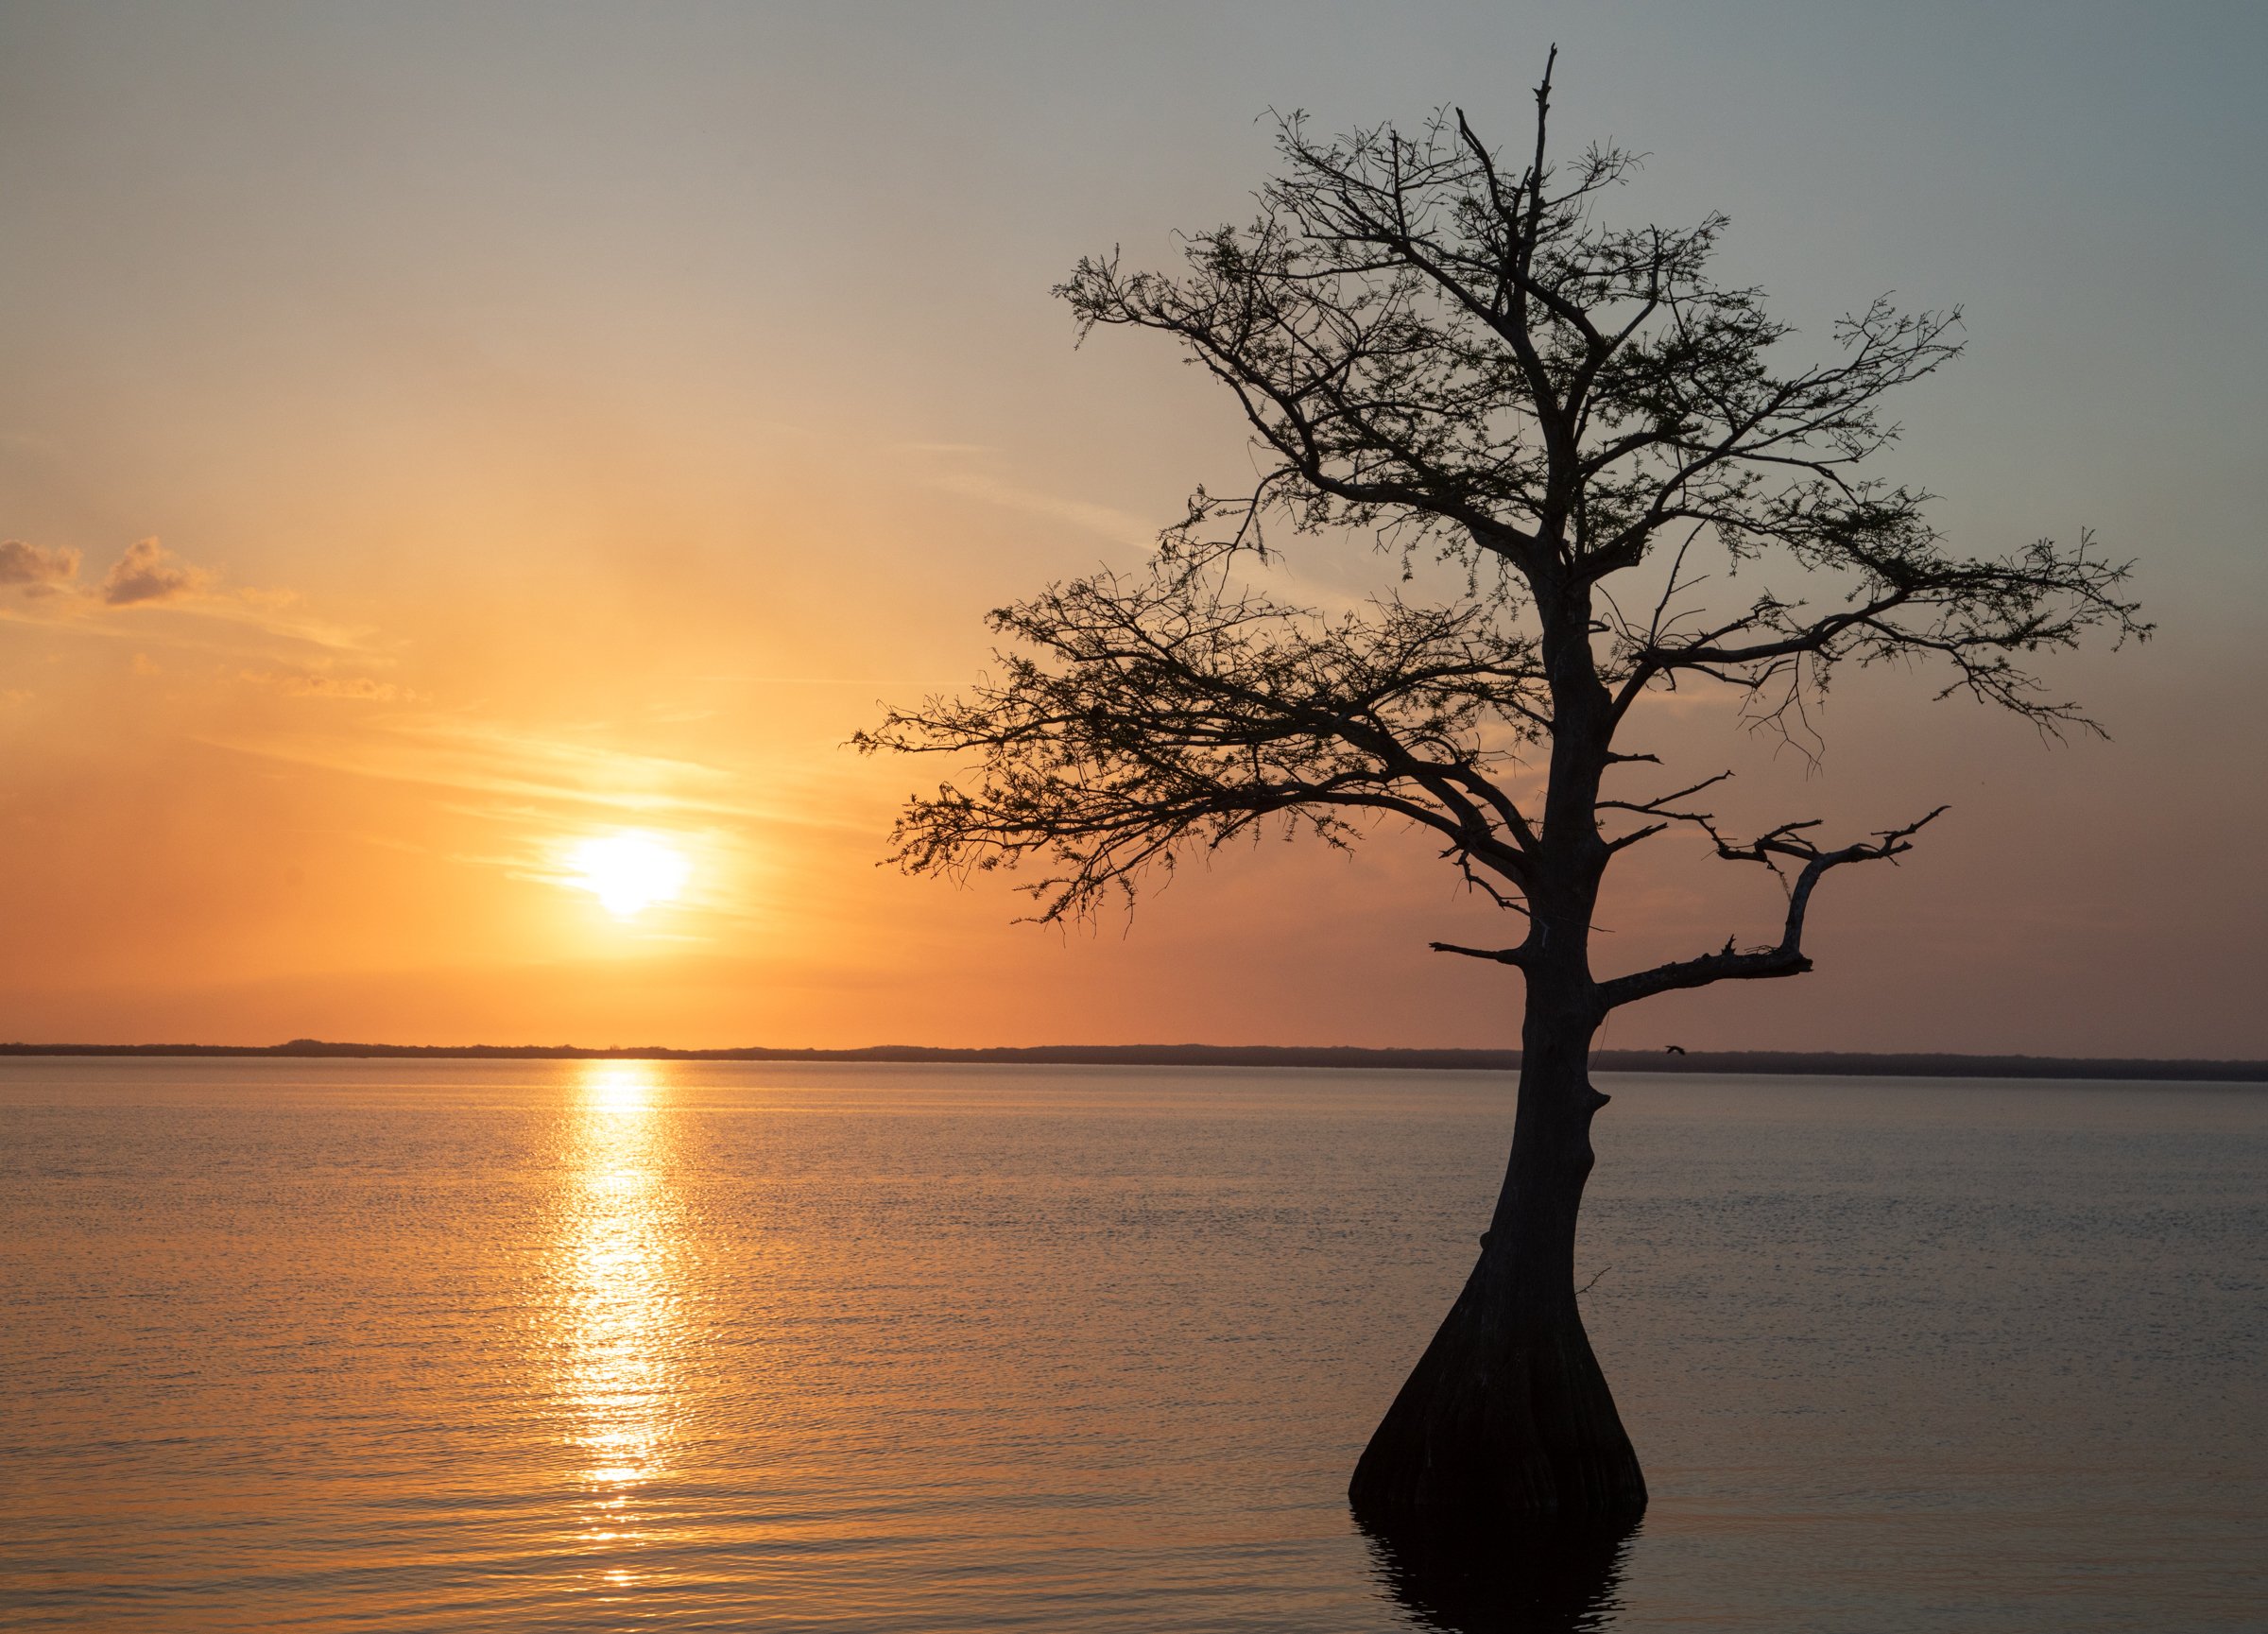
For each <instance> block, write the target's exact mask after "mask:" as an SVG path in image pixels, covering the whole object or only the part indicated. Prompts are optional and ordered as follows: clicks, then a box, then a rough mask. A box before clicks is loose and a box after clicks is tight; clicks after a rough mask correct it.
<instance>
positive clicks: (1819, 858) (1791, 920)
mask: <svg viewBox="0 0 2268 1634" xmlns="http://www.w3.org/2000/svg"><path fill="white" fill-rule="evenodd" d="M1947 809H1948V808H1946V807H1944V806H1939V807H1938V808H1937V809H1936V810H1935V811H1933V812H1932V813H1930V814H1929V816H1927V817H1922V818H1920V819H1918V820H1917V821H1915V822H1910V823H1908V824H1907V825H1906V826H1905V827H1903V828H1898V829H1888V830H1885V831H1883V832H1882V833H1881V834H1876V835H1875V836H1874V838H1873V839H1871V840H1861V841H1859V842H1858V843H1856V844H1853V845H1847V846H1844V847H1843V848H1841V849H1840V850H1838V851H1822V850H1821V849H1820V848H1819V847H1818V846H1817V845H1815V844H1814V843H1813V841H1812V840H1811V839H1810V838H1809V837H1808V835H1807V834H1806V831H1807V830H1810V829H1814V828H1817V827H1818V826H1819V825H1818V823H1817V822H1816V821H1815V820H1814V821H1811V822H1791V823H1782V824H1780V825H1779V826H1778V828H1775V829H1771V830H1768V831H1767V832H1765V833H1764V834H1760V835H1758V836H1757V837H1756V838H1755V839H1753V840H1750V841H1748V842H1747V843H1746V844H1744V845H1735V844H1733V843H1732V842H1731V841H1729V840H1727V839H1726V838H1724V837H1723V836H1722V835H1721V834H1717V832H1716V830H1715V829H1714V828H1710V831H1709V832H1710V836H1711V837H1712V838H1714V839H1715V840H1716V842H1717V855H1719V856H1720V857H1723V858H1725V859H1727V861H1730V862H1753V863H1761V864H1762V865H1763V866H1764V867H1765V868H1768V869H1771V870H1772V871H1773V872H1774V873H1775V874H1778V875H1779V876H1780V878H1781V879H1782V880H1783V882H1784V881H1786V878H1787V875H1786V868H1787V866H1788V865H1791V864H1793V865H1795V866H1796V869H1797V871H1796V873H1795V879H1794V881H1793V882H1792V883H1790V884H1789V885H1788V915H1787V919H1786V920H1785V922H1784V923H1783V924H1782V926H1781V928H1780V936H1779V941H1778V943H1777V944H1776V945H1774V946H1771V947H1762V948H1749V949H1745V950H1743V949H1738V948H1736V947H1735V946H1734V945H1733V943H1732V940H1731V939H1730V938H1727V940H1726V943H1725V946H1724V947H1723V948H1722V949H1721V950H1720V951H1718V952H1716V953H1713V954H1704V955H1701V956H1700V957H1699V958H1692V959H1680V960H1678V961H1676V962H1675V963H1674V964H1666V965H1657V966H1655V967H1654V968H1653V969H1652V970H1650V971H1638V972H1633V973H1632V974H1630V975H1626V976H1617V977H1615V978H1614V979H1613V980H1612V981H1607V982H1602V983H1600V984H1599V1000H1600V1004H1601V1006H1602V1007H1603V1008H1605V1009H1613V1008H1614V1007H1615V1006H1618V1005H1627V1004H1632V1003H1635V1002H1636V1001H1638V1000H1640V999H1645V998H1652V997H1653V996H1654V995H1655V994H1656V993H1666V992H1675V991H1676V990H1677V989H1681V988H1706V987H1709V986H1710V985H1712V984H1713V983H1716V982H1725V981H1759V980H1766V979H1769V978H1771V977H1774V976H1799V975H1802V974H1803V973H1804V972H1807V971H1809V970H1810V969H1811V968H1812V961H1811V959H1810V958H1809V957H1808V956H1807V955H1805V953H1804V951H1803V919H1804V914H1805V912H1806V910H1807V909H1809V908H1810V906H1811V902H1812V892H1813V889H1815V888H1816V887H1817V886H1818V884H1819V882H1820V881H1821V880H1822V879H1824V878H1825V877H1826V876H1827V872H1828V870H1829V869H1838V868H1842V867H1843V866H1844V865H1846V864H1847V863H1864V862H1881V861H1885V860H1888V859H1891V858H1895V857H1899V856H1902V855H1903V854H1905V853H1906V852H1907V851H1912V850H1913V849H1914V835H1915V834H1917V833H1919V832H1920V831H1921V830H1922V829H1923V828H1925V827H1927V826H1928V825H1929V824H1930V823H1932V822H1934V821H1935V820H1936V819H1937V818H1938V817H1941V816H1943V815H1944V814H1945V812H1946V810H1947ZM1703 826H1704V827H1709V825H1708V824H1707V823H1706V822H1704V824H1703Z"/></svg>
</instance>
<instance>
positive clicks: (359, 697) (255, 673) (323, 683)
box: [236, 669, 417, 703]
mask: <svg viewBox="0 0 2268 1634" xmlns="http://www.w3.org/2000/svg"><path fill="white" fill-rule="evenodd" d="M236 679H238V680H241V681H243V682H245V683H246V684H248V685H250V686H257V687H265V688H266V689H267V690H269V691H271V692H280V693H283V695H284V696H285V697H328V698H339V699H342V700H346V701H350V702H355V703H412V702H416V701H417V694H415V693H412V692H409V691H406V690H404V688H402V687H400V686H397V685H395V684H394V683H393V682H392V681H387V680H379V679H377V678H375V677H374V676H367V675H333V674H331V673H329V672H328V671H325V670H308V669H296V670H260V669H246V670H238V671H237V672H236Z"/></svg>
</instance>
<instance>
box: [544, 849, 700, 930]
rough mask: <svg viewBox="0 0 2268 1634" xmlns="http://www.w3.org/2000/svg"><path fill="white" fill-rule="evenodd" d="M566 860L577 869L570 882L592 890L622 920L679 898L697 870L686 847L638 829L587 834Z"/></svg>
mask: <svg viewBox="0 0 2268 1634" xmlns="http://www.w3.org/2000/svg"><path fill="white" fill-rule="evenodd" d="M568 865H569V867H570V868H571V869H573V870H574V871H573V873H572V874H571V876H570V877H569V879H568V882H567V883H568V884H570V885H572V886H575V887H576V888H577V889H578V890H586V891H589V892H590V893H591V894H592V895H593V896H594V897H596V898H597V899H598V900H599V902H600V903H603V904H604V905H605V907H606V910H607V911H608V912H609V913H610V914H612V915H613V916H614V917H615V918H616V919H618V920H627V919H629V918H631V917H632V916H633V915H635V914H638V913H641V912H643V911H644V909H646V908H648V907H651V906H652V905H653V904H654V903H666V902H672V901H674V900H676V898H677V895H678V893H679V891H681V890H683V889H684V888H685V876H686V875H687V874H689V873H691V872H692V871H693V865H692V864H691V863H690V862H688V861H687V860H686V859H685V855H684V853H683V852H682V851H672V850H671V849H670V848H669V847H667V846H665V845H662V843H661V842H660V841H658V840H654V839H651V838H649V837H648V836H646V835H644V834H610V835H609V836H608V837H606V838H604V839H589V840H585V841H583V843H582V844H580V845H578V846H576V848H575V850H574V851H572V852H570V853H569V856H568Z"/></svg>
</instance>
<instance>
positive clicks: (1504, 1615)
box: [1356, 1516, 1638, 1634]
mask: <svg viewBox="0 0 2268 1634" xmlns="http://www.w3.org/2000/svg"><path fill="white" fill-rule="evenodd" d="M1356 1523H1357V1524H1358V1525H1360V1526H1361V1527H1362V1529H1363V1535H1364V1537H1365V1538H1366V1539H1367V1541H1368V1542H1369V1545H1370V1555H1371V1572H1372V1574H1373V1575H1375V1576H1376V1577H1377V1579H1378V1581H1379V1582H1380V1584H1382V1585H1383V1587H1384V1589H1385V1591H1387V1593H1389V1594H1390V1595H1391V1596H1392V1597H1393V1598H1394V1600H1395V1602H1396V1603H1397V1604H1398V1605H1400V1607H1401V1608H1403V1609H1404V1610H1406V1611H1408V1612H1409V1613H1410V1616H1411V1619H1412V1621H1413V1622H1415V1623H1416V1624H1417V1626H1418V1627H1420V1628H1433V1629H1439V1630H1442V1631H1443V1634H1589V1631H1591V1630H1603V1629H1606V1628H1607V1627H1609V1626H1611V1625H1612V1624H1613V1621H1614V1614H1615V1612H1616V1611H1617V1610H1618V1609H1620V1606H1621V1602H1620V1600H1619V1599H1618V1597H1617V1593H1616V1591H1618V1590H1619V1589H1620V1588H1621V1587H1622V1581H1623V1565H1624V1560H1625V1558H1626V1557H1627V1556H1628V1554H1629V1549H1630V1539H1632V1538H1634V1537H1636V1536H1637V1534H1638V1523H1637V1522H1635V1521H1625V1522H1606V1523H1601V1522H1595V1521H1594V1522H1535V1521H1521V1522H1498V1523H1497V1524H1496V1525H1493V1526H1480V1525H1473V1524H1469V1523H1466V1524H1456V1523H1445V1524H1440V1525H1435V1526H1432V1527H1427V1528H1414V1527H1409V1526H1406V1525H1397V1526H1395V1527H1393V1528H1391V1529H1388V1528H1385V1527H1383V1526H1380V1525H1375V1524H1372V1523H1369V1522H1365V1521H1363V1519H1362V1518H1361V1517H1360V1516H1357V1517H1356Z"/></svg>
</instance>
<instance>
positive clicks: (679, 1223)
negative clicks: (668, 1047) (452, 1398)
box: [553, 1061, 684, 1589]
mask: <svg viewBox="0 0 2268 1634" xmlns="http://www.w3.org/2000/svg"><path fill="white" fill-rule="evenodd" d="M575 1096H576V1098H575V1101H574V1106H573V1111H572V1113H571V1117H570V1134H569V1140H570V1143H571V1150H572V1155H571V1159H570V1164H571V1167H570V1176H569V1179H568V1183H567V1186H566V1188H565V1191H564V1195H563V1196H562V1200H561V1205H560V1222H559V1232H558V1248H557V1252H556V1255H555V1262H554V1263H555V1266H556V1277H557V1281H558V1311H559V1321H560V1327H561V1332H560V1333H559V1334H558V1346H557V1348H556V1350H555V1351H554V1354H555V1355H556V1356H557V1357H558V1370H557V1377H556V1378H555V1380H554V1383H553V1387H554V1390H555V1391H556V1399H557V1401H558V1404H559V1407H560V1410H561V1418H562V1420H563V1423H564V1427H565V1436H566V1439H567V1442H568V1445H569V1448H570V1449H571V1456H572V1459H573V1467H574V1471H575V1478H576V1484H577V1486H578V1488H580V1495H581V1499H582V1502H581V1503H580V1504H579V1505H578V1506H577V1527H576V1534H577V1535H576V1541H577V1543H578V1544H579V1545H581V1546H582V1547H583V1548H586V1549H589V1550H591V1551H592V1552H593V1554H597V1555H599V1556H601V1557H602V1558H603V1560H604V1564H603V1565H601V1566H600V1567H599V1569H598V1570H597V1573H596V1575H597V1577H598V1579H599V1580H600V1581H601V1582H603V1583H604V1584H606V1585H607V1586H608V1587H610V1588H618V1589H627V1588H630V1587H633V1586H635V1585H636V1584H637V1583H638V1582H639V1581H640V1580H641V1576H642V1574H641V1573H640V1572H639V1571H638V1570H637V1569H636V1563H635V1559H634V1556H633V1555H631V1554H630V1553H628V1552H632V1551H635V1550H637V1549H639V1548H641V1547H643V1546H644V1544H645V1543H646V1542H647V1541H648V1539H647V1537H646V1533H645V1527H644V1524H643V1522H642V1521H641V1517H640V1513H639V1505H638V1503H637V1501H636V1500H637V1497H638V1493H639V1489H640V1488H642V1487H644V1486H646V1485H647V1484H648V1483H650V1482H652V1481H654V1480H656V1479H657V1478H658V1477H660V1476H661V1475H662V1474H663V1473H664V1472H666V1471H667V1470H668V1468H669V1463H670V1453H671V1444H672V1442H673V1440H674V1439H675V1436H676V1430H677V1423H676V1408H677V1401H676V1390H675V1385H676V1380H675V1378H674V1367H673V1363H674V1359H675V1358H676V1357H677V1356H678V1355H679V1350H680V1345H681V1338H682V1329H683V1323H684V1314H683V1311H682V1309H681V1300H680V1299H679V1256H680V1254H681V1252H682V1247H681V1239H682V1235H683V1231H682V1227H683V1220H682V1213H681V1210H680V1207H679V1200H678V1197H677V1195H676V1193H675V1191H674V1189H673V1188H672V1186H671V1184H670V1178H669V1169H670V1152H669V1136H668V1119H667V1117H666V1115H665V1109H666V1102H667V1098H668V1084H667V1081H666V1079H665V1078H664V1077H663V1075H662V1071H661V1069H660V1068H659V1067H657V1066H656V1064H655V1063H652V1062H647V1061H593V1062H589V1063H587V1064H586V1065H585V1066H584V1068H583V1069H582V1075H581V1078H580V1081H579V1082H578V1084H577V1085H576V1092H575Z"/></svg>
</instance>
